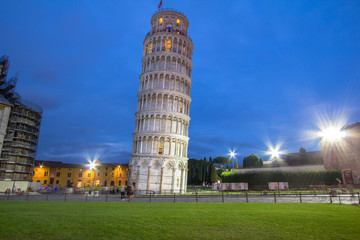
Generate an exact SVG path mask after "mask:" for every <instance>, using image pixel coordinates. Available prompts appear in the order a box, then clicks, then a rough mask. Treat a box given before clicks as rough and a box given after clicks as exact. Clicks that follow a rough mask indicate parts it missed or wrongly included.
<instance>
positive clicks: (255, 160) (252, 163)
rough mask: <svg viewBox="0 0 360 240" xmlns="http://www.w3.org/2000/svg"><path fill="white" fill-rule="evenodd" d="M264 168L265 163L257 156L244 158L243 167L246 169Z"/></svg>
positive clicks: (252, 155)
mask: <svg viewBox="0 0 360 240" xmlns="http://www.w3.org/2000/svg"><path fill="white" fill-rule="evenodd" d="M262 166H263V161H262V159H261V161H260V159H259V157H258V155H257V154H251V155H249V156H247V157H244V160H243V167H244V168H248V167H262Z"/></svg>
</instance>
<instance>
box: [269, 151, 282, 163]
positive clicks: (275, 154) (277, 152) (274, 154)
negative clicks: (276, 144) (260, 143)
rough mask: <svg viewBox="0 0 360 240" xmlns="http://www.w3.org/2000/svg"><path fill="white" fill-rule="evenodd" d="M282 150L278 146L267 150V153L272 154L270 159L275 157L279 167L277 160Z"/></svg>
mask: <svg viewBox="0 0 360 240" xmlns="http://www.w3.org/2000/svg"><path fill="white" fill-rule="evenodd" d="M280 153H281V152H280V151H279V149H277V148H269V149H268V150H267V154H269V155H270V159H274V162H276V164H277V166H278V167H279V166H280V165H279V162H278V161H277V159H278V158H279V157H280Z"/></svg>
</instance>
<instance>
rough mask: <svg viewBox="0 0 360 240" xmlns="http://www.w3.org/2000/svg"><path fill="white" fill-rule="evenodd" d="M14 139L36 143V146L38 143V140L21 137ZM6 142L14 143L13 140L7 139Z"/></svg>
mask: <svg viewBox="0 0 360 240" xmlns="http://www.w3.org/2000/svg"><path fill="white" fill-rule="evenodd" d="M14 139H20V140H24V141H28V142H32V143H35V144H37V143H38V140H33V139H28V138H25V137H21V136H17V137H14ZM5 140H6V141H13V140H11V139H5Z"/></svg>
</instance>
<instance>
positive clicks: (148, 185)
mask: <svg viewBox="0 0 360 240" xmlns="http://www.w3.org/2000/svg"><path fill="white" fill-rule="evenodd" d="M148 168H149V170H148V178H147V187H146V193H149V192H150V181H151V166H149V167H148Z"/></svg>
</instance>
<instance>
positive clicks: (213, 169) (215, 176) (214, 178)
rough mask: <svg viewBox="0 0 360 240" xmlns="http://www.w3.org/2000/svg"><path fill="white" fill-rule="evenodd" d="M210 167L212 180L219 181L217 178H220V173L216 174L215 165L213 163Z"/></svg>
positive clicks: (212, 181)
mask: <svg viewBox="0 0 360 240" xmlns="http://www.w3.org/2000/svg"><path fill="white" fill-rule="evenodd" d="M210 169H211V174H210V182H211V183H214V182H216V181H217V178H218V175H217V174H216V169H215V165H214V164H211V166H210Z"/></svg>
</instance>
